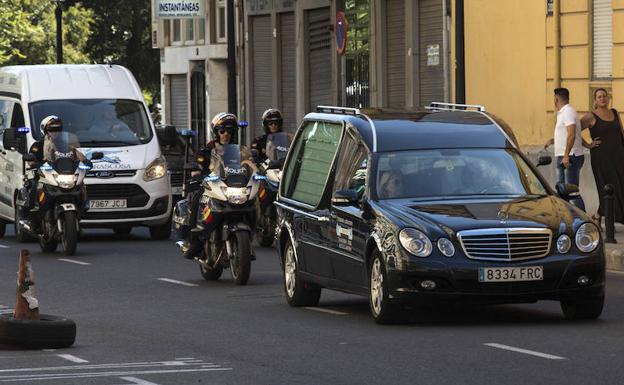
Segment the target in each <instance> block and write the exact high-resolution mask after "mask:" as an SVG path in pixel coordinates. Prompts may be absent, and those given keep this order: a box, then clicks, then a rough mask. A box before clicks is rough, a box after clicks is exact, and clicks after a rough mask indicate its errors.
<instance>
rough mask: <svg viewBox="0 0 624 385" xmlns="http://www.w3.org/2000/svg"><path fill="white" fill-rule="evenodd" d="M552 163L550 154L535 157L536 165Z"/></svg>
mask: <svg viewBox="0 0 624 385" xmlns="http://www.w3.org/2000/svg"><path fill="white" fill-rule="evenodd" d="M551 163H552V157H551V156H550V155H540V157H539V158H538V159H537V166H538V167H539V166H547V165H549V164H551Z"/></svg>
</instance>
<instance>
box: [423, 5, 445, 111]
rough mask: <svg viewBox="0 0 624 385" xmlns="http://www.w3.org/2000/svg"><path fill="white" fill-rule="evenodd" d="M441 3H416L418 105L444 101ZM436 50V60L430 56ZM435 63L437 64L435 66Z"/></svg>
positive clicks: (433, 56)
mask: <svg viewBox="0 0 624 385" xmlns="http://www.w3.org/2000/svg"><path fill="white" fill-rule="evenodd" d="M442 13H443V12H442V1H441V0H420V1H419V2H418V15H419V19H420V23H419V27H418V28H419V31H418V35H419V40H420V41H419V44H420V48H419V51H420V70H419V73H420V104H421V105H422V106H426V105H428V104H429V103H430V102H434V101H435V102H439V101H444V65H443V57H442V55H444V46H443V41H442V40H443V35H442V34H443V32H444V31H443V26H442V21H443V20H442V18H443V14H442ZM436 50H437V53H438V54H437V59H436V57H435V55H431V54H432V53H433V52H435V51H436ZM436 62H437V64H435V63H436Z"/></svg>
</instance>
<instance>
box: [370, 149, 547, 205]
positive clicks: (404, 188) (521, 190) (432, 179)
mask: <svg viewBox="0 0 624 385" xmlns="http://www.w3.org/2000/svg"><path fill="white" fill-rule="evenodd" d="M375 180H376V187H377V188H376V192H377V197H378V198H379V199H395V198H425V197H433V198H442V197H446V196H496V195H500V196H527V195H547V194H548V192H547V190H546V188H545V187H544V185H543V184H542V183H541V182H540V180H539V178H538V177H537V176H536V175H535V173H534V172H533V170H532V169H531V168H530V167H529V165H528V164H527V163H526V162H525V161H524V160H523V159H522V158H521V157H520V156H519V155H518V154H517V153H516V152H515V151H514V150H510V149H437V150H418V151H399V152H388V153H382V154H380V156H379V158H378V161H377V175H376V178H375Z"/></svg>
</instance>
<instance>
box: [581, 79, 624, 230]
mask: <svg viewBox="0 0 624 385" xmlns="http://www.w3.org/2000/svg"><path fill="white" fill-rule="evenodd" d="M594 105H595V109H594V110H593V111H592V112H590V113H587V114H585V116H583V118H582V119H581V126H582V127H583V128H589V132H590V134H591V137H592V144H591V145H590V146H589V147H590V149H591V150H590V154H591V165H592V171H593V172H594V178H595V180H596V188H597V189H598V196H599V197H600V205H599V207H598V213H597V214H596V215H595V216H594V220H595V221H596V222H597V223H598V224H600V223H601V221H602V216H603V214H604V212H603V199H604V187H605V186H606V185H607V184H612V185H613V187H614V188H615V196H614V198H615V199H614V202H613V203H614V204H613V205H614V208H615V210H614V211H615V221H616V222H620V223H624V128H623V127H622V122H621V120H620V116H619V114H618V112H617V111H616V110H615V109H614V108H611V109H610V108H609V94H608V93H607V90H605V89H604V88H598V89H596V90H595V91H594Z"/></svg>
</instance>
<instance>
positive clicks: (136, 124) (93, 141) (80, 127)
mask: <svg viewBox="0 0 624 385" xmlns="http://www.w3.org/2000/svg"><path fill="white" fill-rule="evenodd" d="M48 115H56V116H58V117H59V118H61V120H62V121H63V131H67V132H71V133H74V134H75V135H76V136H77V137H78V140H79V141H80V144H81V145H82V146H84V147H119V146H133V145H137V144H145V143H148V142H149V141H150V140H151V139H152V130H151V128H150V124H149V121H148V118H147V114H146V112H145V109H144V108H143V104H142V103H140V102H138V101H134V100H125V99H80V100H44V101H40V102H35V103H30V116H31V122H33V126H34V127H33V130H32V132H33V136H34V137H35V138H36V139H41V138H42V133H41V132H40V131H39V122H41V120H42V119H43V118H45V117H46V116H48Z"/></svg>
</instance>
